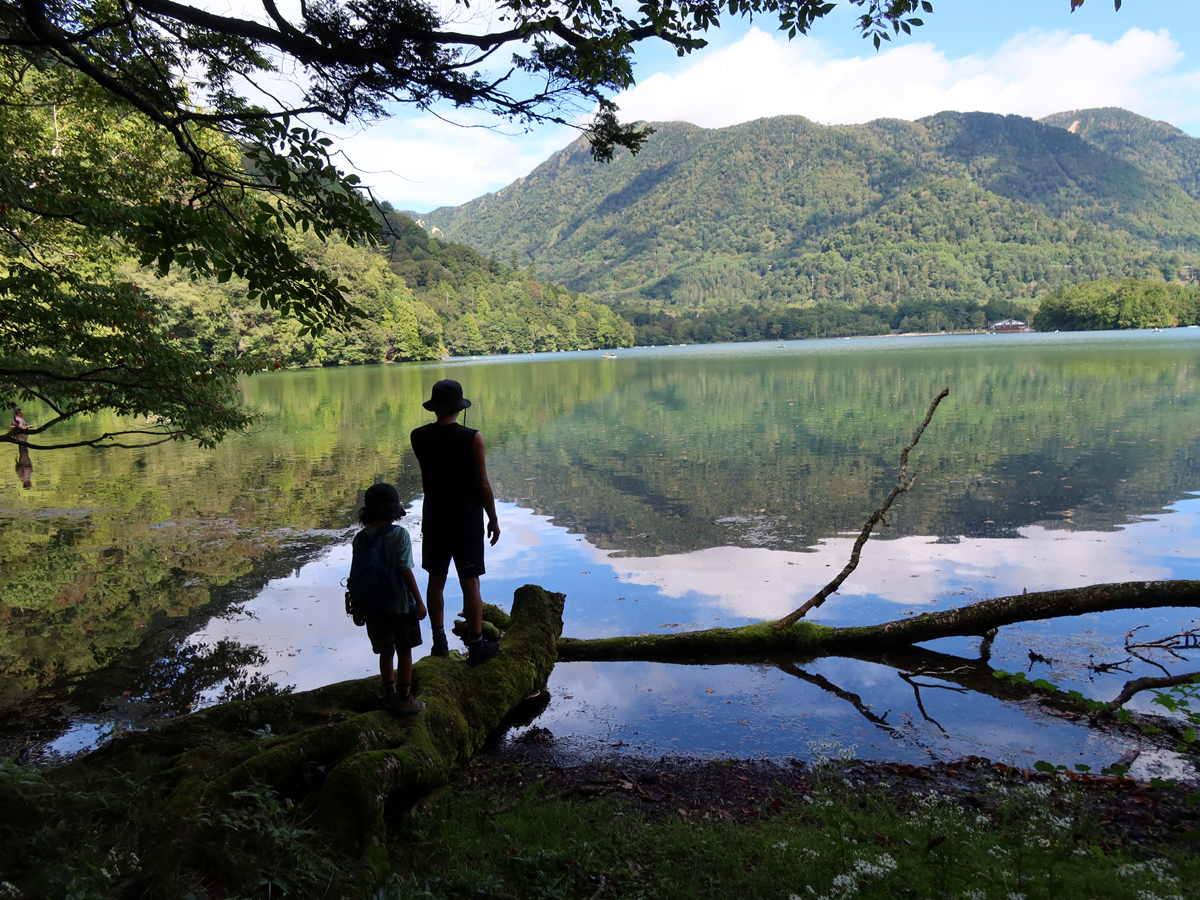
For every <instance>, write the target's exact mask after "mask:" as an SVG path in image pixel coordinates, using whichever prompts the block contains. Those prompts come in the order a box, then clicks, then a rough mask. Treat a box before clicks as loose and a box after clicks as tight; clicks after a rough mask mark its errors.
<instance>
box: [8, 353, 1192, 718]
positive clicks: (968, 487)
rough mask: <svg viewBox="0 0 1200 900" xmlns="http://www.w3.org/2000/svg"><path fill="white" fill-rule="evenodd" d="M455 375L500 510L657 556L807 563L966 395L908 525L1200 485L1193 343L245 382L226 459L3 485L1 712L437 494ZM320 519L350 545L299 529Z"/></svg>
mask: <svg viewBox="0 0 1200 900" xmlns="http://www.w3.org/2000/svg"><path fill="white" fill-rule="evenodd" d="M994 340H999V339H994ZM847 346H850V345H849V344H847ZM889 346H891V345H889ZM894 346H896V347H900V345H899V344H898V343H897V344H895V345H894ZM1115 346H1117V347H1120V346H1124V345H1121V344H1117V345H1115ZM997 347H998V345H997ZM446 375H452V376H453V377H455V378H457V379H458V380H460V381H462V382H463V384H464V388H465V390H466V394H467V396H469V397H471V399H472V400H473V401H474V406H473V407H472V409H471V410H470V411H469V413H468V417H467V423H466V424H468V425H469V426H472V427H480V428H482V429H484V430H485V431H486V433H487V436H488V446H489V467H490V469H491V470H492V473H493V476H494V481H495V483H496V485H497V488H498V493H500V494H501V496H503V497H505V498H506V499H514V500H517V501H518V502H519V503H521V504H522V505H524V506H528V507H532V508H534V509H536V510H537V511H539V512H542V513H546V514H549V515H552V516H554V517H555V519H556V521H557V522H558V523H559V524H561V525H567V526H570V527H572V528H573V529H575V530H578V531H585V532H587V533H588V535H589V538H590V539H591V540H592V541H594V542H596V543H598V544H599V545H600V546H602V547H611V548H615V549H618V550H621V551H624V552H628V553H632V554H637V555H657V554H666V553H679V552H686V551H689V550H694V549H697V548H700V547H710V546H718V545H724V544H741V545H766V546H775V547H787V548H789V549H801V548H803V547H806V546H811V545H812V544H813V543H815V542H817V541H819V540H821V539H823V538H826V537H829V536H831V535H835V534H838V533H840V532H842V531H844V530H845V529H847V528H852V527H856V526H857V524H858V523H859V522H861V521H862V519H863V517H864V516H865V515H866V513H868V512H869V511H870V510H871V509H873V508H874V507H875V506H876V505H877V504H878V498H879V497H880V496H881V495H882V493H884V492H885V490H886V487H887V486H888V485H890V482H891V479H892V478H893V477H894V470H895V453H896V449H897V448H898V447H900V446H902V445H903V444H904V443H905V442H906V441H907V440H908V438H909V436H910V435H911V433H912V429H913V427H914V425H915V423H916V422H917V421H919V419H920V416H921V414H922V413H923V411H924V409H925V407H926V405H927V404H928V402H929V400H930V398H931V397H932V396H933V395H934V394H935V393H936V392H937V391H938V390H940V389H941V387H943V386H945V385H947V384H948V385H949V386H950V388H951V397H950V399H949V400H948V401H947V403H946V404H945V407H944V408H943V409H942V411H941V412H940V413H939V415H938V418H937V420H936V421H935V423H934V425H933V426H932V428H931V430H930V431H929V432H928V434H927V435H926V437H925V439H924V440H923V442H922V444H921V446H920V447H919V449H918V451H917V452H916V453H915V454H914V459H913V464H914V471H915V472H916V474H917V479H918V481H917V485H916V487H915V489H914V492H913V494H912V495H910V496H908V497H905V498H904V499H903V501H901V503H900V504H898V506H897V507H896V508H895V509H894V513H895V516H894V518H892V517H889V521H890V522H891V523H892V525H893V528H892V529H891V531H890V534H894V535H905V534H924V535H939V536H943V537H945V539H948V540H952V539H954V538H956V537H957V536H959V535H966V536H988V537H997V536H1005V535H1014V534H1015V533H1016V529H1017V528H1020V527H1022V526H1024V525H1028V524H1032V523H1041V524H1044V525H1047V526H1049V527H1060V528H1078V529H1109V528H1112V527H1114V526H1116V525H1119V524H1121V523H1123V522H1125V521H1127V520H1128V518H1129V517H1130V516H1135V515H1141V514H1145V513H1152V512H1155V511H1157V510H1159V509H1160V508H1161V507H1162V506H1164V505H1166V504H1169V503H1171V502H1173V501H1175V500H1176V499H1178V498H1179V497H1180V496H1182V495H1183V494H1184V493H1185V492H1186V491H1188V490H1192V489H1195V488H1196V487H1197V483H1198V481H1200V479H1198V478H1197V474H1198V473H1197V467H1198V462H1197V460H1198V454H1197V452H1196V451H1197V448H1198V445H1197V437H1196V434H1197V427H1196V426H1197V423H1198V420H1200V413H1198V412H1197V411H1196V406H1195V404H1196V399H1197V391H1200V387H1197V385H1196V379H1195V377H1194V375H1195V372H1194V365H1193V364H1192V363H1191V362H1190V361H1189V360H1188V357H1187V354H1186V353H1185V352H1184V351H1183V350H1180V351H1176V350H1171V349H1161V348H1159V349H1145V348H1141V349H1138V350H1136V352H1135V351H1132V350H1120V349H1118V350H1115V351H1110V350H1097V349H1095V348H1094V347H1090V346H1086V347H1081V348H1066V349H1064V348H1062V347H1058V348H1037V349H1028V348H1027V349H999V348H997V349H993V345H987V346H985V347H983V348H982V349H980V348H979V347H978V346H973V347H971V348H969V349H965V350H954V349H942V348H939V349H936V350H920V351H914V350H905V351H903V352H897V351H896V350H892V349H888V350H884V351H879V352H877V353H875V354H874V355H871V354H868V353H864V352H861V351H860V352H853V353H845V354H841V353H832V352H830V353H822V354H813V355H808V356H769V357H768V356H763V357H745V356H742V357H735V358H721V357H716V356H709V357H702V358H696V357H693V358H687V357H680V358H676V359H638V358H636V357H633V356H631V357H630V358H628V359H625V358H623V359H620V360H617V361H611V360H609V361H605V360H600V359H591V358H573V359H561V358H548V359H546V360H538V361H536V362H532V361H516V362H503V363H496V362H488V363H483V364H479V365H474V366H462V365H455V366H437V365H430V366H371V367H355V368H353V369H338V370H315V371H302V372H288V373H281V374H275V375H268V376H260V377H256V378H254V379H251V380H250V381H248V382H247V383H246V385H245V392H246V399H247V402H248V403H249V404H250V406H252V407H254V408H256V409H258V410H260V411H261V413H262V419H261V421H260V424H259V425H258V426H256V427H255V428H254V429H253V430H252V431H251V432H250V433H249V434H247V435H244V436H236V437H233V438H231V439H230V440H229V441H227V442H226V443H225V444H224V445H222V446H221V447H219V448H217V449H216V450H214V451H199V450H197V449H195V448H192V447H179V446H169V447H162V448H154V449H151V450H147V451H143V452H137V453H106V454H101V453H95V452H91V451H81V452H77V453H75V452H72V453H63V454H56V455H54V456H53V457H47V458H46V459H45V460H44V461H42V462H39V467H38V468H39V471H38V473H37V476H36V485H35V487H36V489H35V490H32V491H28V492H26V491H23V490H22V489H21V488H20V486H19V485H18V484H17V483H16V482H15V480H12V479H10V481H9V482H6V483H3V484H0V501H3V505H4V508H5V510H6V512H5V514H4V515H3V518H0V559H3V560H4V564H3V566H2V567H0V596H3V597H4V607H3V609H2V610H0V624H2V627H0V664H2V665H3V667H4V670H5V672H6V673H7V674H9V675H10V676H12V677H9V678H6V679H4V688H3V691H4V696H2V697H0V705H9V704H11V703H12V702H14V701H15V699H16V698H17V697H19V696H25V695H27V694H28V692H30V691H33V690H35V689H36V688H37V687H38V685H45V684H47V683H51V682H55V681H61V680H63V679H76V678H78V677H80V676H82V675H84V674H86V673H88V672H93V671H95V670H97V669H98V668H100V667H103V666H106V665H109V664H111V663H113V662H115V661H117V660H119V659H121V658H123V656H124V655H125V654H128V653H130V652H132V651H134V650H135V648H137V647H139V646H140V645H142V644H143V643H144V642H145V640H146V637H147V635H149V634H152V633H156V628H157V625H158V624H159V623H162V622H164V621H165V622H166V624H168V625H170V624H171V623H172V622H176V623H183V624H181V625H180V627H183V625H184V624H186V617H187V616H189V615H193V614H195V615H204V614H211V612H212V611H213V610H215V609H216V608H218V607H220V606H221V605H222V604H223V603H226V602H229V601H228V600H227V599H221V598H222V597H223V596H224V594H223V593H222V592H220V591H218V592H216V593H214V590H213V589H214V587H219V586H221V585H253V584H257V583H259V579H260V578H261V577H263V576H264V573H265V572H267V571H270V570H271V569H272V566H273V565H274V563H273V562H271V561H272V560H278V561H280V564H286V563H287V561H288V560H289V559H292V560H294V559H295V557H296V555H297V554H298V553H299V552H300V551H299V550H298V549H297V547H296V545H295V544H294V543H293V542H295V541H297V540H300V541H302V542H303V546H304V547H310V546H312V545H314V544H315V543H320V542H321V541H330V540H337V539H339V538H340V536H341V534H342V530H343V529H345V528H346V527H348V526H349V525H350V523H351V521H352V515H353V508H354V505H355V503H356V502H357V499H358V497H359V495H360V492H361V490H362V489H363V488H365V487H366V485H368V484H370V483H371V482H373V481H375V480H376V479H387V480H390V481H393V482H394V483H396V484H397V486H398V487H399V488H400V491H401V493H402V495H403V496H404V497H406V498H416V497H417V496H419V494H420V479H419V475H418V474H417V468H416V466H415V460H414V459H412V457H411V453H410V451H409V449H408V433H409V431H410V430H411V429H412V428H413V427H415V426H416V425H418V424H420V423H421V422H424V421H427V420H428V418H429V414H428V413H426V412H425V411H424V410H423V409H422V408H421V406H420V404H421V401H422V400H423V399H424V398H425V397H427V396H428V386H429V385H430V384H432V383H433V382H434V381H436V380H437V379H438V378H441V377H444V376H446ZM34 414H35V413H34V412H31V415H34ZM101 424H103V423H101ZM1033 472H1038V473H1040V474H1036V475H1034V474H1030V473H1033ZM530 479H532V480H530ZM313 529H316V530H318V531H320V530H332V531H329V532H328V533H326V534H317V535H315V536H314V535H307V536H303V535H301V536H298V535H297V532H298V531H299V532H305V531H310V530H313ZM785 542H791V543H785ZM251 574H252V576H253V577H251V578H249V580H247V576H248V575H251ZM164 617H165V618H164ZM151 623H155V627H148V626H150V625H151ZM125 689H127V688H126V687H124V686H123V687H121V690H125Z"/></svg>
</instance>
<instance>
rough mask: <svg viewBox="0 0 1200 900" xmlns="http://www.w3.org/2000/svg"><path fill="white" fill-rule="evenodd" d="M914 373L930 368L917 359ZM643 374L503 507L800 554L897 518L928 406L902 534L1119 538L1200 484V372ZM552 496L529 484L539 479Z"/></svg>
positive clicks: (1072, 360) (617, 534)
mask: <svg viewBox="0 0 1200 900" xmlns="http://www.w3.org/2000/svg"><path fill="white" fill-rule="evenodd" d="M914 357H915V359H914ZM631 368H632V369H633V371H632V374H630V373H626V376H627V377H625V378H623V379H622V380H621V382H620V383H619V384H617V385H616V386H615V387H614V389H613V390H611V391H609V392H607V393H605V394H604V395H602V396H601V397H599V398H598V399H597V400H596V401H595V402H593V403H592V404H590V405H588V406H586V407H580V408H577V410H576V411H575V414H574V415H572V416H570V417H564V418H560V419H553V420H550V421H547V422H546V423H544V424H542V425H540V426H539V427H536V428H534V429H527V430H526V431H524V432H523V433H522V435H521V443H520V445H519V448H517V452H513V451H512V450H510V448H509V447H508V446H507V445H505V446H504V448H503V452H501V453H500V454H498V455H497V459H496V461H495V463H494V464H493V469H494V470H495V472H496V478H495V480H496V481H497V483H498V485H499V487H500V490H501V491H502V492H503V493H504V494H505V495H507V497H509V498H513V499H518V500H519V502H521V503H522V505H528V506H532V507H533V508H535V509H536V510H537V511H539V512H542V513H546V514H549V515H552V516H554V517H555V519H556V520H557V521H559V522H560V523H563V524H569V525H571V526H573V527H574V528H576V529H578V530H580V531H586V532H587V533H588V534H589V536H590V537H591V539H592V540H594V541H596V542H597V543H599V544H600V546H602V547H611V548H615V549H618V550H622V551H625V552H628V553H631V554H634V555H659V554H668V553H681V552H688V551H690V550H695V549H700V548H702V547H711V546H720V545H725V544H738V545H742V546H748V545H750V546H753V545H766V546H776V547H788V548H789V549H800V548H802V547H805V546H811V545H812V544H814V543H816V542H817V541H819V540H822V539H824V538H827V537H830V536H833V535H836V534H839V533H841V532H842V531H844V530H845V529H846V528H847V527H850V526H851V525H853V524H854V523H856V522H857V521H861V519H862V518H863V517H864V516H865V515H866V514H867V513H868V512H869V511H870V510H871V509H873V508H874V506H875V505H876V504H877V502H878V499H877V498H878V497H879V496H881V495H882V493H884V492H885V490H886V486H887V485H888V484H889V483H890V480H891V478H893V477H894V465H895V463H894V459H893V457H894V454H895V452H896V448H898V447H900V446H902V445H903V444H904V443H905V442H906V441H907V440H908V438H909V436H910V435H911V433H912V429H913V427H914V425H915V424H916V422H918V421H919V420H920V416H921V414H922V413H923V411H924V407H925V406H926V404H927V403H928V402H929V400H930V399H931V398H932V397H933V396H934V395H935V394H936V393H937V391H938V390H939V389H940V388H941V387H942V386H944V385H945V384H949V385H950V388H951V397H950V400H949V401H948V403H947V404H946V408H945V409H944V410H943V412H942V413H941V414H940V416H939V419H938V421H937V422H936V423H935V425H934V426H933V428H932V429H931V431H930V433H929V435H928V436H927V438H926V442H925V443H924V444H923V445H922V446H921V447H920V448H919V450H918V451H917V452H916V453H915V454H914V464H915V468H914V471H915V472H916V473H917V479H918V483H917V486H916V488H915V490H914V493H913V495H912V496H910V497H907V498H905V500H904V502H903V503H902V504H900V505H898V506H897V507H896V508H894V510H893V516H894V518H891V517H889V522H890V523H891V524H892V526H893V529H892V530H891V531H890V532H888V534H889V535H890V536H901V535H906V534H921V535H938V536H945V537H947V538H954V537H957V536H959V535H965V536H970V537H1003V536H1015V535H1016V533H1017V529H1019V528H1021V527H1023V526H1026V525H1031V524H1035V523H1040V524H1043V525H1046V526H1048V527H1052V528H1053V527H1066V528H1076V529H1090V530H1108V529H1111V528H1113V527H1115V526H1117V525H1120V524H1123V523H1125V522H1127V521H1128V520H1129V519H1130V517H1133V516H1137V515H1144V514H1147V513H1155V512H1158V511H1160V510H1161V509H1162V507H1163V506H1165V505H1168V504H1170V503H1172V502H1174V501H1176V500H1178V499H1179V498H1180V497H1181V496H1183V495H1184V494H1185V493H1186V492H1187V491H1189V490H1192V489H1195V487H1196V486H1197V484H1198V483H1200V471H1198V470H1200V463H1198V462H1197V452H1196V451H1197V449H1200V444H1198V443H1197V438H1196V433H1197V427H1196V426H1197V424H1198V422H1200V410H1197V408H1196V405H1195V404H1196V401H1197V387H1196V386H1195V385H1194V384H1193V383H1190V382H1189V380H1188V375H1189V373H1190V372H1191V371H1192V369H1193V368H1194V367H1193V366H1191V365H1190V364H1188V363H1187V362H1186V361H1184V360H1183V358H1182V357H1181V356H1179V355H1178V354H1175V353H1153V352H1151V353H1141V354H1138V355H1133V354H1128V355H1125V354H1111V355H1108V356H1104V357H1101V356H1100V355H1099V354H1097V353H1095V352H1087V353H1083V352H1074V351H1070V352H1069V351H1064V350H1058V351H1056V352H1044V351H1042V352H1034V351H1028V352H1027V353H1011V354H1004V355H1003V356H1001V355H998V354H997V355H995V356H989V357H988V358H987V360H986V361H981V360H980V359H979V357H978V355H976V354H972V353H969V352H950V351H940V350H939V351H937V352H936V353H935V352H933V351H929V352H927V353H925V354H921V355H916V354H914V355H913V357H909V356H900V355H899V354H894V355H893V354H890V353H889V354H882V355H880V356H878V357H867V356H866V355H864V354H857V355H853V356H850V355H847V356H844V357H834V358H832V359H823V358H821V357H810V358H807V359H806V358H795V357H792V358H788V359H775V360H763V359H761V358H760V359H753V360H747V359H740V360H736V361H734V362H725V361H722V360H713V359H700V360H678V361H672V362H670V363H663V362H651V361H647V362H644V363H642V362H638V363H636V364H631ZM531 477H533V478H536V481H533V482H529V483H526V479H528V478H531Z"/></svg>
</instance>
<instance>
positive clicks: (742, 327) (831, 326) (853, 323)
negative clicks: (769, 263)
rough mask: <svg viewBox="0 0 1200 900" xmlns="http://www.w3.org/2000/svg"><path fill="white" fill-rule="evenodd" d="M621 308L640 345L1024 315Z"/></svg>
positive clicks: (903, 309)
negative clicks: (688, 311) (697, 310)
mask: <svg viewBox="0 0 1200 900" xmlns="http://www.w3.org/2000/svg"><path fill="white" fill-rule="evenodd" d="M622 312H623V314H624V315H625V316H626V317H627V318H628V319H629V321H631V322H632V323H633V325H634V327H635V329H636V332H637V334H636V337H635V338H634V341H635V343H636V344H637V345H638V346H639V347H640V346H646V345H649V346H655V345H662V344H708V343H712V342H720V341H775V340H779V341H790V340H803V339H808V338H836V337H858V336H863V335H872V334H891V333H892V332H893V331H900V332H908V331H920V332H938V331H965V330H968V329H984V328H986V327H987V326H988V324H990V323H991V322H996V321H998V320H1000V319H1007V318H1020V319H1024V318H1026V317H1028V315H1029V310H1028V309H1027V308H1026V307H1024V306H1021V305H1020V304H1018V303H1014V302H1013V301H1011V300H992V301H990V302H989V303H986V304H984V305H983V306H976V305H974V304H972V303H950V302H947V303H938V302H936V301H933V300H903V301H901V302H900V303H894V304H892V303H888V304H881V305H870V304H868V305H863V306H848V305H845V304H838V303H821V304H817V305H813V306H805V307H796V306H792V307H787V308H784V309H760V308H758V307H755V306H752V305H750V304H748V303H747V304H746V305H744V306H743V307H742V308H741V309H739V310H712V309H706V310H702V311H700V312H695V313H682V314H675V315H671V314H670V313H667V312H664V311H663V310H661V309H647V310H640V311H637V312H634V311H632V310H623V311H622Z"/></svg>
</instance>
